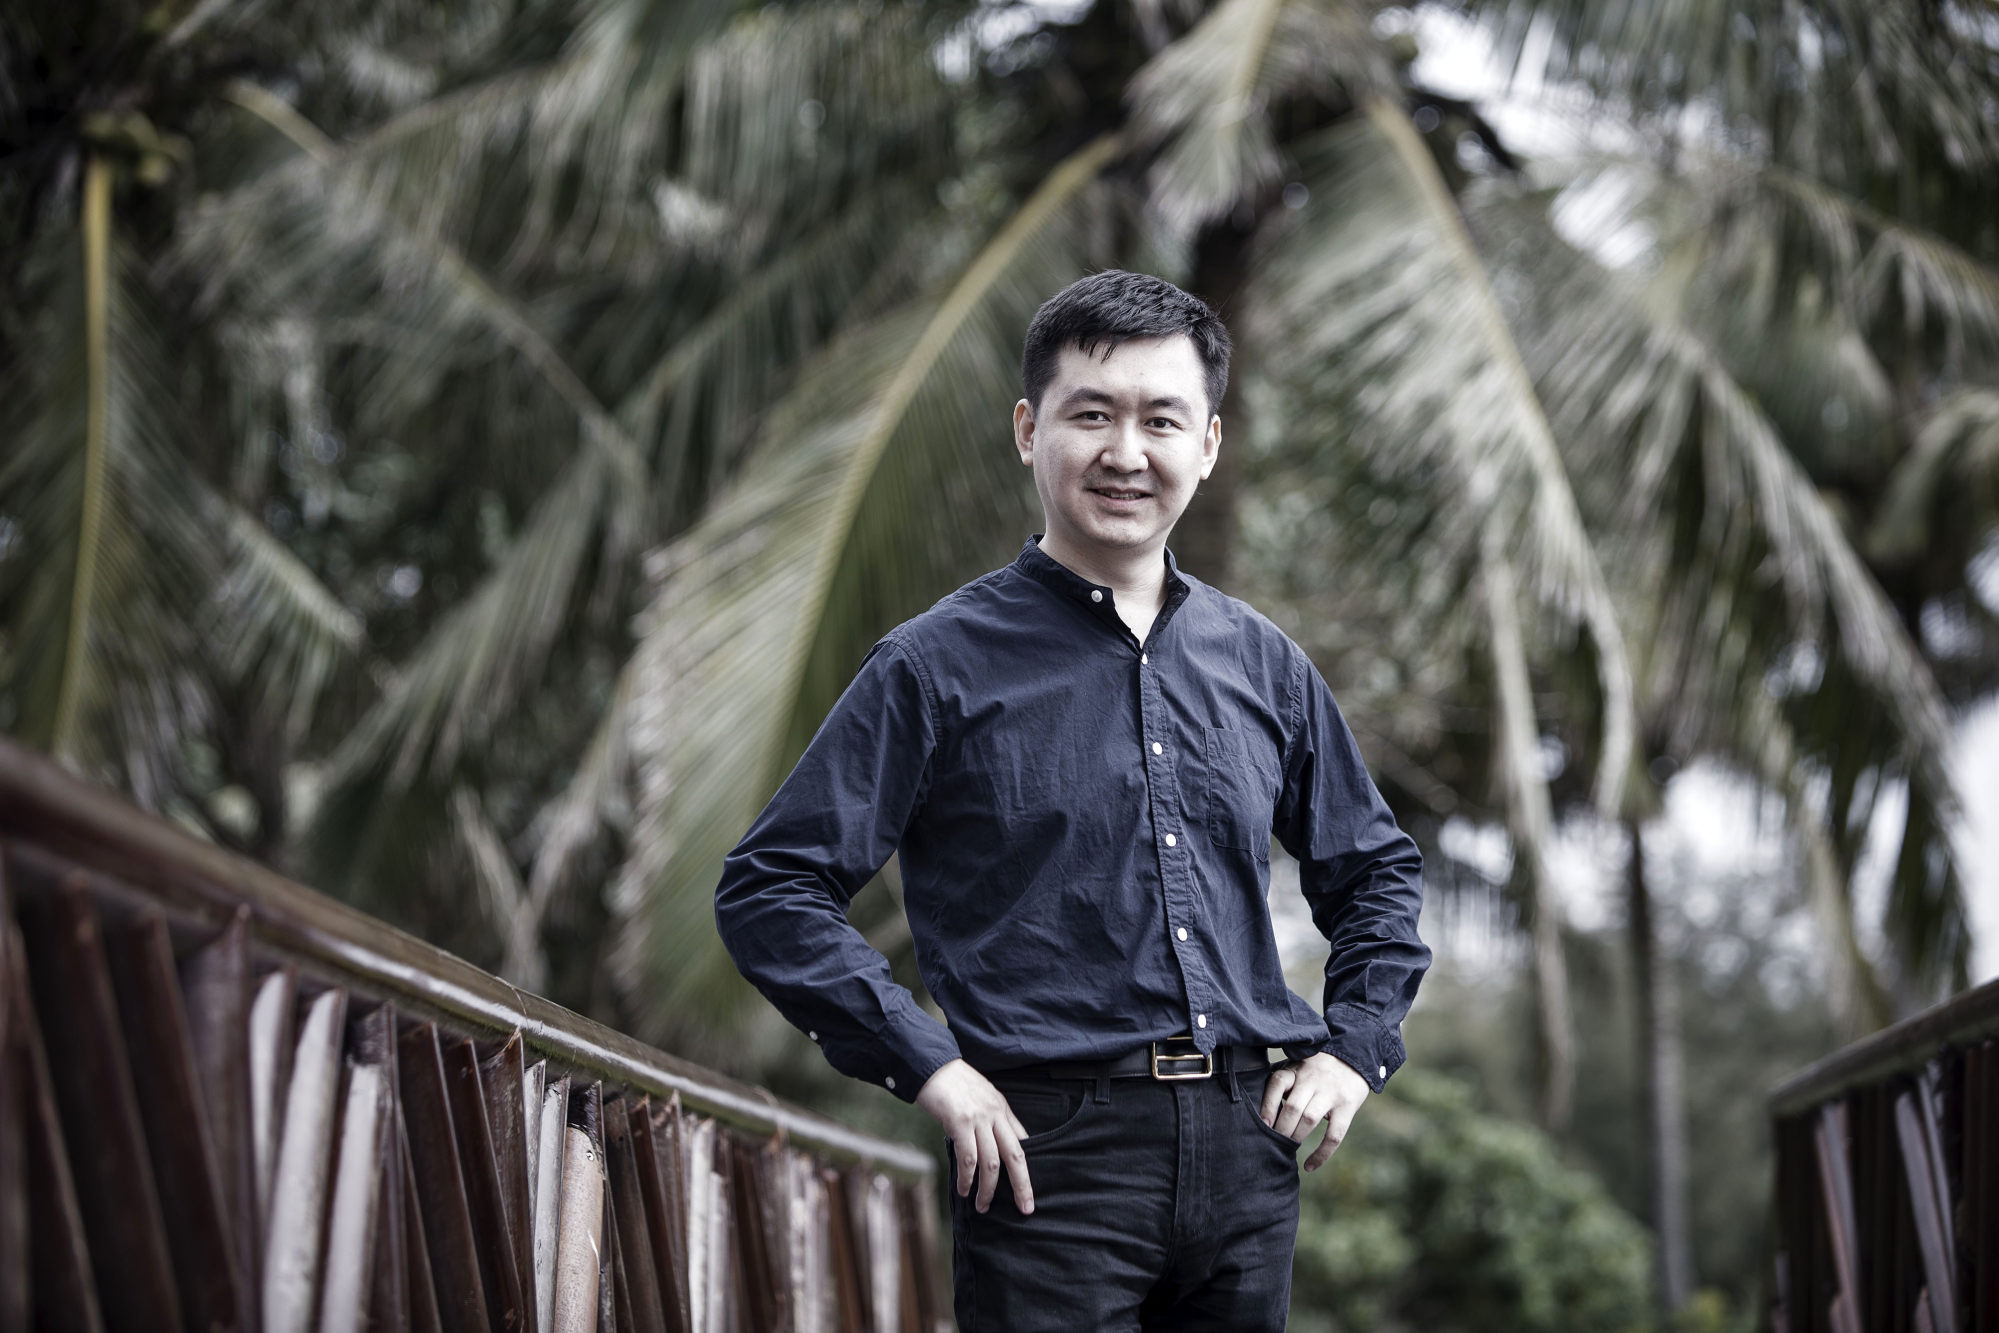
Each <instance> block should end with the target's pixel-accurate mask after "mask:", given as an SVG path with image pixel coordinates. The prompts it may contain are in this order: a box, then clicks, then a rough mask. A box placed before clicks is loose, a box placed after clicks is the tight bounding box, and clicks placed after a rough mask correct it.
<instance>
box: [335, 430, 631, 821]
mask: <svg viewBox="0 0 1999 1333" xmlns="http://www.w3.org/2000/svg"><path fill="white" fill-rule="evenodd" d="M621 484H622V483H621V478H620V477H619V474H618V473H617V471H616V470H615V469H614V468H613V467H612V466H611V464H610V462H609V460H608V459H607V458H606V457H605V455H604V454H603V453H602V452H599V451H597V450H593V449H583V450H579V451H578V452H577V453H576V454H575V455H574V456H573V457H572V458H571V459H570V460H569V463H568V464H567V466H566V467H565V469H564V471H563V473H562V475H561V477H560V478H559V479H558V483H557V485H556V486H555V488H554V489H553V490H551V491H550V492H549V493H548V494H547V495H546V496H545V497H543V499H542V501H541V502H540V503H539V504H538V505H537V506H536V507H535V510H534V512H533V513H532V514H531V515H530V516H529V518H528V522H527V524H526V526H525V527H524V528H523V530H522V531H521V533H520V535H519V536H518V537H516V538H515V539H514V541H513V542H512V544H510V545H509V546H508V547H507V549H506V550H505V552H504V553H503V554H502V556H501V558H500V560H499V562H498V563H497V564H496V565H495V566H494V568H493V569H492V571H491V572H490V573H489V574H488V575H487V576H486V578H485V579H484V580H483V581H482V582H481V583H480V584H479V585H478V587H477V588H475V589H474V590H473V592H472V593H471V594H470V595H469V596H467V597H466V598H465V599H464V600H463V601H462V602H460V603H459V604H458V605H457V606H455V607H454V608H452V610H451V612H450V613H449V614H448V615H446V616H445V618H444V620H443V621H442V622H441V623H439V625H438V626H437V628H436V629H435V630H433V631H431V633H430V634H428V635H427V636H426V637H425V638H424V641H423V643H422V645H421V646H420V647H419V648H418V649H417V652H416V654H415V656H414V657H413V658H412V659H411V660H410V661H408V662H407V663H405V664H403V665H402V666H401V667H400V668H398V670H397V671H396V674H395V677H394V679H393V681H392V682H391V683H390V685H389V687H388V688H387V689H386V690H385V691H384V692H383V694H382V696H381V698H380V700H379V701H378V702H377V703H376V704H375V706H374V707H373V708H371V709H370V710H369V712H368V714H367V716H366V717H364V718H363V719H362V720H361V723H360V724H359V725H358V726H357V727H356V728H355V729H354V730H353V731H352V732H351V733H350V734H349V735H348V737H347V739H346V740H344V741H343V742H342V743H341V745H340V748H339V749H337V750H336V751H335V752H334V754H333V756H332V758H331V759H330V760H329V761H328V770H329V773H328V781H329V783H332V784H347V783H354V784H360V785H373V784H376V783H381V784H383V791H384V794H389V793H393V792H395V791H398V790H401V789H403V788H405V787H407V786H408V785H409V784H410V783H411V782H412V781H413V780H414V779H415V778H416V777H417V776H418V775H419V773H422V772H424V771H426V770H427V771H428V772H429V773H431V774H432V775H434V776H436V777H438V778H439V779H442V778H443V777H444V776H445V775H446V774H447V773H448V772H449V771H450V769H451V766H452V765H453V764H454V763H455V762H456V760H457V758H458V756H459V754H460V752H461V751H462V750H463V748H464V747H465V746H466V745H467V744H469V743H471V742H473V741H475V740H478V739H481V738H483V737H484V736H485V735H486V734H487V732H488V730H489V729H490V728H491V727H492V726H493V724H494V723H495V722H496V721H498V720H499V719H500V718H502V717H504V716H505V715H506V713H507V710H508V708H509V707H510V704H511V702H512V701H513V700H514V699H516V698H517V697H518V694H519V691H520V690H521V689H523V688H524V687H526V686H527V685H528V684H530V683H531V682H532V681H533V680H535V679H536V677H537V673H538V672H539V670H540V668H541V665H542V663H543V662H544V661H545V659H546V657H547V655H548V652H549V649H550V648H551V647H552V646H553V644H554V643H555V641H556V639H557V637H558V635H559V634H560V633H561V631H562V628H563V626H564V625H565V624H567V623H568V621H569V620H570V618H571V617H572V616H574V615H575V614H576V601H577V599H576V596H575V592H576V588H577V584H578V580H579V578H580V577H581V573H582V570H583V568H584V566H585V563H586V561H587V559H588V557H589V554H590V552H591V550H592V549H593V544H594V542H595V540H596V538H597V536H598V534H599V533H600V532H601V531H602V529H603V527H604V525H605V520H606V514H607V513H608V512H609V510H610V508H611V506H612V505H613V504H614V503H615V501H616V499H617V496H616V490H617V488H618V487H619V486H620V485H621Z"/></svg>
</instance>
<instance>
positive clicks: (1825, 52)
mask: <svg viewBox="0 0 1999 1333" xmlns="http://www.w3.org/2000/svg"><path fill="white" fill-rule="evenodd" d="M1460 7H1461V8H1462V9H1464V10H1465V11H1467V12H1469V13H1471V14H1473V15H1474V16H1475V17H1477V18H1479V19H1480V20H1482V21H1483V22H1484V23H1485V24H1486V26H1487V28H1488V30H1489V31H1490V32H1491V33H1492V34H1493V35H1494V37H1495V39H1496V45H1497V48H1498V51H1499V55H1500V58H1501V59H1502V60H1503V61H1505V62H1506V63H1507V64H1509V65H1510V66H1511V67H1512V69H1513V77H1514V79H1515V80H1517V81H1523V82H1538V81H1541V80H1546V81H1550V82H1553V81H1560V80H1574V81H1578V82H1581V83H1583V84H1585V85H1586V86H1588V87H1590V88H1592V89H1594V90H1595V91H1596V92H1597V93H1598V94H1599V95H1600V96H1601V97H1602V98H1603V99H1605V101H1606V102H1609V103H1613V104H1616V105H1619V106H1620V107H1622V108H1626V109H1627V114H1628V113H1629V111H1636V112H1637V113H1638V115H1639V116H1654V117H1657V118H1659V119H1661V120H1666V119H1667V118H1670V117H1672V116H1674V115H1676V114H1677V113H1678V112H1679V111H1680V109H1682V108H1684V107H1688V106H1691V105H1695V104H1699V103H1706V104H1708V105H1710V106H1712V107H1713V108H1714V109H1715V110H1716V111H1718V112H1719V119H1720V122H1721V124H1720V129H1721V131H1722V132H1724V133H1727V134H1730V135H1733V136H1737V137H1740V138H1742V139H1744V140H1747V141H1749V142H1752V143H1754V144H1756V145H1757V147H1758V148H1759V149H1760V150H1761V151H1763V152H1767V153H1769V154H1771V155H1773V156H1774V157H1775V159H1776V160H1778V161H1780V162H1785V163H1788V164H1791V165H1794V166H1798V167H1802V168H1804V169H1807V170H1809V171H1811V173H1812V174H1813V175H1815V176H1817V177H1819V178H1821V179H1825V180H1843V181H1847V182H1855V181H1858V180H1860V179H1863V178H1865V177H1866V176H1867V175H1869V174H1870V173H1878V174H1879V175H1881V176H1889V177H1892V176H1893V174H1894V173H1895V172H1896V171H1897V170H1898V169H1899V168H1901V167H1902V166H1903V164H1904V163H1905V162H1908V161H1910V160H1912V159H1915V158H1917V157H1920V158H1922V159H1923V160H1925V161H1926V163H1928V165H1929V166H1931V167H1932V168H1948V169H1953V170H1955V171H1958V172H1962V173H1964V174H1965V175H1966V176H1976V175H1977V174H1979V173H1981V172H1986V171H1989V170H1990V167H1991V165H1992V164H1993V163H1994V162H1999V124H1995V123H1994V122H1993V121H1992V119H1991V117H1990V115H1989V114H1988V112H1987V110H1986V108H1987V106H1989V105H1990V99H1991V98H1992V96H1993V93H1994V89H1995V85H1999V78H1995V74H1994V71H1993V67H1992V62H1991V60H1990V38H1989V37H1986V36H1983V35H1982V34H1983V32H1984V30H1983V29H1981V28H1979V26H1978V24H1977V21H1976V19H1974V18H1972V17H1971V16H1970V15H1968V14H1966V15H1963V16H1961V21H1953V18H1952V17H1951V16H1950V14H1949V11H1938V10H1936V9H1933V8H1931V7H1929V6H1924V5H1909V4H1874V3H1869V0H1803V2H1802V3H1793V2H1792V0H1748V2H1746V3H1736V4H1729V5H1677V4H1661V5H1630V4H1617V3H1605V0H1559V3H1552V4H1551V3H1545V2H1537V0H1462V3H1461V5H1460ZM1981 46H1982V47H1984V48H1985V55H1984V57H1983V58H1968V56H1967V50H1966V48H1967V47H1969V48H1970V49H1971V50H1973V51H1976V50H1977V49H1978V48H1979V47H1981ZM1683 123H1684V122H1683Z"/></svg>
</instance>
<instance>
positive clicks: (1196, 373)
mask: <svg viewBox="0 0 1999 1333" xmlns="http://www.w3.org/2000/svg"><path fill="white" fill-rule="evenodd" d="M1013 436H1014V444H1015V445H1016V446H1017V447H1018V449H1019V451H1020V461H1021V462H1023V463H1027V464H1029V465H1031V466H1032V467H1033V468H1034V489H1035V490H1036V491H1038V492H1040V494H1041V508H1042V512H1043V514H1044V515H1045V516H1046V519H1047V530H1048V532H1049V533H1051V534H1054V535H1056V536H1057V537H1058V538H1059V539H1060V540H1061V541H1062V542H1063V543H1064V544H1067V545H1069V546H1071V547H1073V548H1075V549H1076V550H1078V551H1079V552H1083V551H1098V552H1104V553H1107V554H1108V553H1113V552H1121V551H1129V550H1134V549H1139V550H1142V549H1144V548H1146V547H1147V546H1150V545H1162V546H1163V545H1164V544H1165V541H1166V535H1167V533H1169V532H1171V531H1172V529H1173V525H1174V524H1175V523H1176V522H1178V521H1179V518H1180V514H1181V512H1182V511H1183V510H1185V509H1186V508H1187V503H1188V502H1189V501H1190V500H1192V499H1193V498H1194V487H1195V486H1196V484H1198V483H1199V482H1200V481H1202V480H1203V479H1204V478H1206V477H1207V475H1208V473H1209V472H1211V471H1213V470H1214V466H1215V457H1216V455H1217V453H1218V452H1219V451H1220V449H1221V444H1222V423H1221V420H1220V419H1219V418H1218V417H1216V416H1215V415H1214V412H1213V410H1212V408H1211V407H1210V405H1209V403H1208V396H1207V388H1206V379H1205V376H1204V375H1203V373H1202V369H1201V358H1200V355H1199V354H1198V353H1197V352H1196V351H1195V350H1194V342H1193V339H1191V338H1189V337H1188V336H1187V335H1186V334H1184V333H1176V334H1174V335H1172V336H1171V337H1166V338H1133V339H1131V340H1129V341H1127V342H1122V343H1119V344H1118V346H1117V349H1116V350H1115V351H1113V352H1112V353H1111V354H1110V355H1109V356H1108V357H1105V356H1103V354H1102V353H1101V352H1099V353H1098V354H1096V355H1094V356H1092V355H1088V354H1086V353H1084V352H1083V351H1082V350H1081V349H1080V348H1078V347H1076V346H1075V345H1074V344H1071V345H1068V346H1065V347H1064V348H1063V349H1062V351H1061V354H1060V357H1059V359H1058V360H1057V361H1056V364H1055V376H1054V378H1053V379H1051V380H1050V381H1049V383H1048V388H1047V391H1046V392H1044V393H1043V394H1042V396H1041V409H1040V410H1039V411H1038V412H1037V411H1035V410H1034V409H1033V407H1032V406H1031V405H1030V404H1029V403H1028V401H1027V400H1026V399H1025V398H1023V399H1021V400H1020V402H1018V403H1016V404H1015V405H1014V409H1013Z"/></svg>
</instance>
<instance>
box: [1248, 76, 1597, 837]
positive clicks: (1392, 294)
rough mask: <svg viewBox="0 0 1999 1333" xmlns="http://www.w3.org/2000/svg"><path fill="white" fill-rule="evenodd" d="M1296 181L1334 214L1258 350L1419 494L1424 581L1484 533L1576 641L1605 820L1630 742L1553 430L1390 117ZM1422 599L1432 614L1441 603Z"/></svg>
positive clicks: (1278, 294)
mask: <svg viewBox="0 0 1999 1333" xmlns="http://www.w3.org/2000/svg"><path fill="white" fill-rule="evenodd" d="M1301 166H1303V167H1304V169H1305V170H1306V172H1307V175H1306V177H1305V179H1306V180H1307V182H1308V184H1309V185H1310V187H1311V194H1312V197H1314V198H1326V199H1337V200H1342V201H1346V203H1345V206H1342V207H1335V208H1326V209H1323V210H1321V209H1318V208H1315V207H1308V208H1307V209H1306V210H1305V212H1306V214H1307V216H1306V217H1305V218H1304V220H1303V221H1302V222H1301V223H1300V224H1299V225H1298V226H1297V227H1296V228H1295V229H1294V230H1293V231H1291V232H1290V233H1289V234H1288V235H1284V236H1282V237H1281V238H1279V239H1278V240H1277V241H1276V242H1275V244H1274V245H1273V247H1272V249H1271V251H1270V253H1269V255H1268V257H1267V260H1266V263H1265V267H1264V275H1263V277H1262V278H1261V279H1260V284H1261V285H1260V286H1259V289H1258V295H1257V299H1256V305H1255V314H1254V315H1253V317H1252V318H1253V324H1252V330H1253V333H1254V336H1255V338H1256V340H1257V347H1258V350H1259V353H1260V354H1261V355H1262V357H1264V358H1265V359H1266V361H1267V362H1268V363H1269V365H1270V367H1271V373H1272V374H1273V376H1274V377H1276V378H1278V379H1280V380H1288V381H1290V382H1291V383H1293V384H1296V385H1298V386H1300V388H1301V391H1302V392H1304V393H1306V394H1308V395H1311V394H1328V395H1331V396H1333V397H1335V398H1337V399H1339V400H1340V405H1341V407H1342V408H1345V409H1348V410H1350V411H1352V412H1356V413H1359V414H1360V416H1359V418H1358V419H1356V420H1354V421H1353V425H1352V427H1351V429H1352V431H1353V438H1354V440H1355V442H1356V443H1357V444H1358V445H1359V446H1360V447H1361V448H1362V449H1363V450H1365V451H1369V452H1370V453H1373V454H1376V455H1379V456H1381V457H1382V464H1383V468H1384V470H1385V471H1386V472H1389V473H1392V474H1395V475H1399V476H1415V475H1419V474H1420V475H1422V476H1424V477H1426V478H1427V479H1428V483H1429V484H1430V485H1431V486H1432V487H1433V488H1434V491H1433V511H1432V513H1431V516H1430V519H1429V521H1426V526H1425V528H1424V535H1425V538H1426V540H1427V541H1429V542H1430V543H1432V544H1431V546H1430V547H1429V551H1430V556H1431V559H1430V560H1429V561H1426V562H1425V563H1426V565H1428V567H1429V569H1430V570H1431V571H1440V570H1443V571H1448V570H1455V571H1460V575H1459V577H1462V571H1466V570H1470V569H1475V568H1476V567H1477V566H1478V565H1479V563H1480V562H1481V560H1482V558H1483V556H1482V550H1483V545H1484V543H1485V542H1486V541H1487V538H1486V535H1485V534H1486V526H1487V524H1488V522H1495V521H1496V522H1498V523H1500V524H1501V525H1502V526H1503V528H1504V529H1505V534H1506V544H1507V548H1508V549H1509V550H1511V551H1513V552H1516V553H1517V554H1518V555H1519V557H1520V563H1521V564H1522V565H1523V566H1524V569H1525V571H1526V573H1527V575H1528V578H1529V580H1530V585H1529V586H1530V591H1531V593H1532V595H1533V596H1534V598H1535V600H1536V601H1538V602H1540V603H1542V604H1543V605H1545V606H1547V607H1549V608H1550V609H1551V610H1552V611H1554V612H1556V613H1557V614H1559V615H1560V616H1562V617H1563V618H1565V619H1567V620H1568V621H1569V622H1570V623H1572V624H1579V625H1581V626H1582V627H1583V628H1585V629H1586V630H1587V632H1588V633H1589V635H1590V636H1591V642H1592V644H1593V647H1594V653H1595V656H1596V672H1597V677H1598V684H1599V689H1600V691H1601V698H1602V701H1603V703H1602V712H1603V722H1602V730H1601V737H1602V748H1601V750H1600V752H1599V759H1598V763H1597V767H1596V774H1595V781H1596V788H1595V800H1596V802H1597V805H1598V807H1599V809H1602V810H1605V811H1612V810H1615V809H1616V807H1617V803H1618V797H1619V790H1620V785H1621V783H1622V781H1623V777H1624V772H1625V769H1626V766H1627V765H1628V763H1629V762H1630V747H1631V737H1632V715H1631V685H1630V676H1629V670H1628V667H1627V666H1626V664H1625V660H1624V658H1625V654H1624V649H1623V635H1622V632H1621V631H1620V630H1619V628H1618V625H1617V620H1616V616H1615V613H1614V610H1613V608H1612V606H1611V603H1610V596H1609V592H1608V588H1607V585H1606V583H1605V580H1604V576H1603V573H1602V570H1601V569H1600V567H1599V565H1598V562H1597V557H1596V554H1595V552H1594V549H1593V543H1592V538H1591V536H1590V534H1589V533H1588V532H1587V531H1586V530H1585V528H1584V527H1583V523H1582V519H1581V516H1580V513H1579V511H1578V509H1577V505H1576V500H1575V496H1574V493H1573V491H1572V489H1571V483H1570V481H1569V478H1568V475H1567V470H1566V465H1565V464H1564V462H1563V460H1562V456H1561V453H1560V451H1559V450H1558V448H1557V446H1556V442H1555V432H1554V430H1553V428H1552V427H1551V425H1550V423H1549V421H1548V418H1547V415H1546V412H1545V409H1544V408H1543V406H1542V403H1541V399H1540V397H1539V394H1538V392H1537V390H1536V388H1535V386H1534V384H1533V382H1532V379H1531V377H1530V376H1529V374H1528V371H1527V368H1526V366H1525V364H1524V362H1523V361H1522V358H1521V352H1520V350H1519V349H1518V347H1517V346H1516V344H1515V338H1514V334H1513V333H1512V331H1511V330H1510V328H1509V326H1508V323H1507V320H1506V317H1505V316H1504V314H1503V313H1502V312H1501V309H1500V307H1499V303H1498V300H1497V298H1496V297H1495V296H1494V294H1493V292H1492V290H1491V288H1490V286H1489V285H1488V280H1487V278H1486V275H1485V269H1484V266H1483V263H1482V261H1481V259H1480V257H1479V254H1478V251H1477V250H1476V249H1475V248H1474V246H1473V243H1472V241H1471V238H1470V237H1469V235H1468V234H1467V233H1466V232H1465V229H1464V226H1463V223H1462V221H1461V220H1460V219H1459V215H1458V210H1457V206H1456V205H1455V204H1454V203H1453V202H1452V201H1451V198H1450V196H1449V194H1448V193H1447V192H1446V191H1445V189H1444V186H1443V183H1442V181H1441V179H1440V178H1438V177H1437V176H1436V174H1435V167H1434V164H1433V163H1432V162H1431V159H1430V157H1429V154H1428V150H1427V149H1425V148H1424V147H1423V145H1422V141H1421V139H1420V137H1419V136H1418V135H1417V134H1416V132H1415V130H1414V127H1413V126H1410V125H1409V124H1408V122H1407V119H1406V118H1405V117H1403V116H1402V114H1401V112H1400V111H1398V110H1396V109H1394V108H1393V107H1391V106H1389V105H1388V104H1386V103H1382V102H1371V103H1369V107H1368V114H1367V117H1366V119H1365V121H1363V122H1356V123H1354V124H1352V125H1347V126H1342V127H1340V128H1338V129H1336V130H1334V131H1331V132H1329V133H1328V134H1327V135H1325V136H1324V137H1323V138H1322V139H1321V140H1320V141H1319V142H1318V143H1317V144H1315V145H1314V146H1313V147H1312V148H1311V149H1309V150H1301ZM1391 452H1392V454H1393V457H1388V456H1387V455H1388V454H1390V453H1391ZM1438 510H1440V511H1441V512H1440V513H1439V512H1435V511H1438ZM1449 586H1450V585H1449V584H1448V583H1438V584H1434V585H1433V589H1436V590H1443V589H1447V588H1448V587H1449ZM1423 600H1424V602H1425V603H1426V604H1429V605H1438V604H1439V602H1438V599H1437V592H1436V591H1433V592H1432V593H1431V594H1430V595H1428V596H1426V597H1425V598H1424V599H1423Z"/></svg>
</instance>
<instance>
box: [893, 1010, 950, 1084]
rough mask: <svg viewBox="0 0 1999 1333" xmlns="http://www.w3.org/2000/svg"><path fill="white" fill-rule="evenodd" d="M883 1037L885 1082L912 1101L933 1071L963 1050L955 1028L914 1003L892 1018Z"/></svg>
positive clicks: (940, 1067)
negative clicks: (960, 1049)
mask: <svg viewBox="0 0 1999 1333" xmlns="http://www.w3.org/2000/svg"><path fill="white" fill-rule="evenodd" d="M881 1040H882V1045H883V1046H884V1048H885V1049H884V1051H883V1057H884V1059H883V1064H884V1066H885V1068H884V1072H883V1074H882V1076H881V1082H882V1086H883V1087H885V1088H887V1089H888V1090H889V1091H890V1092H892V1093H894V1094H895V1095H896V1096H898V1097H900V1098H902V1100H904V1101H906V1102H910V1103H914V1102H915V1101H916V1094H917V1093H919V1092H921V1091H922V1090H923V1085H924V1084H925V1083H928V1082H929V1081H930V1076H931V1075H932V1074H934V1073H936V1072H937V1071H938V1070H939V1069H942V1068H943V1067H944V1066H945V1065H947V1064H949V1063H950V1062H951V1061H953V1060H956V1059H958V1058H959V1054H960V1053H959V1050H958V1039H957V1038H956V1037H954V1036H952V1035H951V1029H949V1028H947V1027H945V1026H944V1025H943V1024H942V1023H939V1022H938V1021H937V1020H936V1019H934V1018H932V1017H930V1016H929V1015H928V1014H926V1013H924V1012H923V1011H922V1010H921V1009H918V1008H916V1007H915V1005H913V1004H912V1005H911V1006H910V1007H909V1008H908V1009H906V1010H904V1011H902V1012H900V1013H897V1014H895V1015H894V1016H892V1017H891V1018H890V1019H889V1022H888V1026H887V1027H885V1028H883V1029H882V1031H881Z"/></svg>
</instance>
